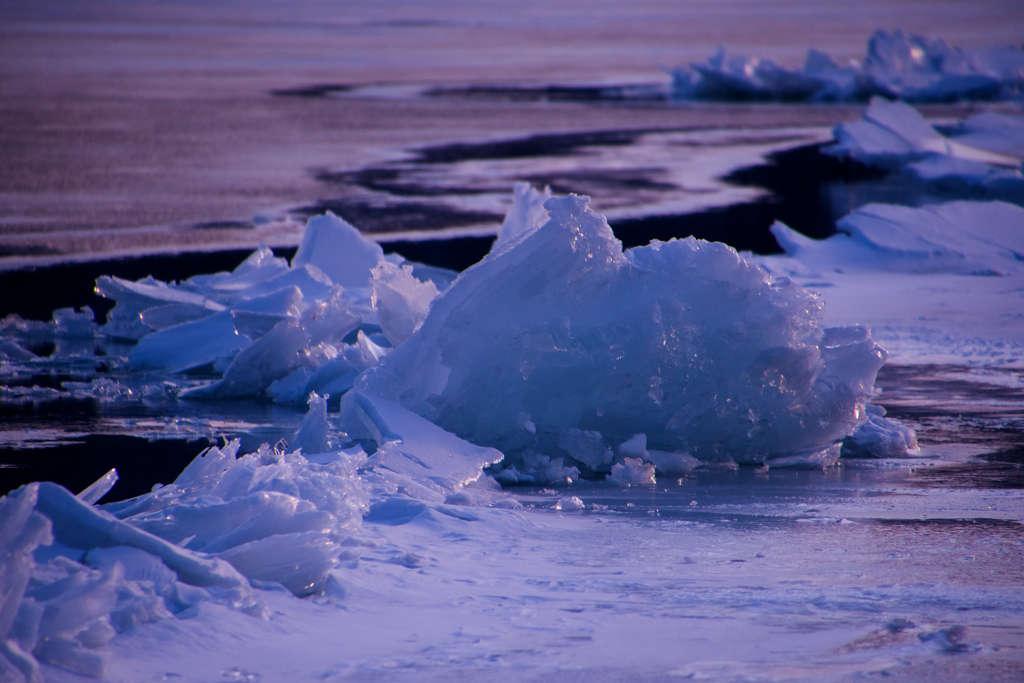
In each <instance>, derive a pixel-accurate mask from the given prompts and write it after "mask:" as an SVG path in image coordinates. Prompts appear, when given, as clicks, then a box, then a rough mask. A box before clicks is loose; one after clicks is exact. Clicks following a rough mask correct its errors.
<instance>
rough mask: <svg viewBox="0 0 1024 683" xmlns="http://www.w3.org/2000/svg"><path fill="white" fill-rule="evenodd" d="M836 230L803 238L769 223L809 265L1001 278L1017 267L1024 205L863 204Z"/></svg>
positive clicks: (1020, 266)
mask: <svg viewBox="0 0 1024 683" xmlns="http://www.w3.org/2000/svg"><path fill="white" fill-rule="evenodd" d="M836 229H837V231H838V234H836V235H833V236H832V237H829V238H827V239H824V240H814V239H811V238H809V237H805V236H804V235H801V234H800V233H798V232H796V231H795V230H793V229H792V228H789V227H788V226H786V225H785V224H783V223H780V222H776V223H775V224H774V225H773V226H772V227H771V231H772V234H773V235H774V236H775V239H776V240H777V241H778V243H779V245H780V246H781V247H782V248H783V249H784V250H785V252H786V255H787V256H789V257H792V258H794V259H796V260H797V261H799V262H801V263H803V264H805V265H806V266H808V267H811V268H817V269H840V270H867V271H872V270H877V271H889V272H900V273H957V274H961V275H1001V274H1009V273H1020V272H1024V258H1022V256H1024V208H1021V207H1019V206H1015V205H1013V204H1006V203H1003V202H948V203H945V204H938V205H934V206H924V207H921V208H911V207H906V206H894V205H891V204H869V205H868V206H865V207H862V208H860V209H857V210H856V211H854V212H853V213H851V214H850V215H848V216H846V217H844V218H842V219H841V220H840V221H839V223H838V224H837V226H836Z"/></svg>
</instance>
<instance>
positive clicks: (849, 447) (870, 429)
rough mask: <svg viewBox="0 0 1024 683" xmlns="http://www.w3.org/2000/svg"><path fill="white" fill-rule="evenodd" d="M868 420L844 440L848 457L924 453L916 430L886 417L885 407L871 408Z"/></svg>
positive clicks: (891, 456)
mask: <svg viewBox="0 0 1024 683" xmlns="http://www.w3.org/2000/svg"><path fill="white" fill-rule="evenodd" d="M867 412H868V421H867V422H865V423H864V424H863V425H861V427H860V429H858V430H857V431H855V432H854V433H853V434H851V435H850V436H848V437H846V439H845V440H843V449H842V451H843V457H844V458H904V457H906V456H907V455H916V454H918V453H920V452H921V449H920V447H919V446H918V445H917V435H916V434H915V433H914V430H913V429H910V428H908V427H905V426H903V425H901V424H900V423H899V422H896V421H895V420H891V419H887V418H886V417H885V408H883V407H881V406H874V405H869V406H867Z"/></svg>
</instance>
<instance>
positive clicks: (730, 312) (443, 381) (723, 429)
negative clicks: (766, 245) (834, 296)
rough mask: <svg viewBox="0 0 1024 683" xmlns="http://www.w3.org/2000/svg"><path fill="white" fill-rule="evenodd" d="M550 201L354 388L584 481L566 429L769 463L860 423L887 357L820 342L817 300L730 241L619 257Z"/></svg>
mask: <svg viewBox="0 0 1024 683" xmlns="http://www.w3.org/2000/svg"><path fill="white" fill-rule="evenodd" d="M545 206H546V208H547V209H548V210H549V211H550V213H551V219H550V220H549V221H548V222H547V223H546V224H545V225H544V226H542V227H539V228H536V229H534V230H533V231H532V232H527V233H526V234H524V235H523V236H522V237H521V238H520V239H519V240H517V241H515V242H514V243H512V244H510V245H509V246H507V247H504V248H500V249H498V250H497V251H496V252H493V253H492V254H491V255H489V256H488V257H487V258H486V259H485V260H484V261H482V262H481V263H479V264H477V265H476V266H474V267H472V268H470V269H469V270H467V271H465V272H464V273H463V274H462V276H460V278H459V279H458V280H457V281H456V282H455V283H453V284H452V286H451V287H450V288H449V289H448V290H446V291H445V292H444V293H443V294H442V295H441V296H439V297H438V298H437V299H436V300H435V301H434V303H433V305H432V307H431V310H430V313H429V314H428V316H427V318H426V320H425V321H424V323H423V326H422V327H421V328H420V329H419V331H417V332H416V333H415V334H414V335H413V336H412V337H410V338H409V339H408V340H406V342H405V343H404V344H402V345H401V346H399V347H398V348H396V349H395V350H394V351H392V352H391V354H390V355H389V356H387V358H386V359H385V360H384V361H383V362H382V364H381V365H380V366H378V367H376V368H371V369H370V370H368V371H367V372H366V373H365V374H364V375H363V376H362V377H360V379H359V380H358V382H357V388H359V389H360V390H361V391H362V392H364V393H367V394H374V395H377V396H381V397H383V398H387V399H389V400H391V401H397V402H400V403H401V404H402V405H403V406H405V407H407V408H409V409H410V410H412V411H414V412H416V413H418V414H420V415H423V416H425V417H427V418H428V419H430V420H431V421H432V422H435V423H436V424H438V425H439V426H441V427H443V428H444V429H446V430H448V431H450V432H453V433H455V434H458V435H459V436H461V437H463V438H466V439H468V440H470V441H472V442H474V443H477V444H485V445H489V446H493V447H496V448H499V449H500V450H502V451H504V452H505V453H506V455H509V456H510V457H509V459H507V460H506V463H507V464H512V465H515V466H516V467H517V468H518V469H517V471H518V472H522V468H523V467H525V462H524V460H523V459H524V458H525V457H526V455H527V453H531V454H533V455H537V454H544V455H545V457H549V458H553V457H556V456H558V457H566V456H568V457H569V458H571V459H567V460H566V463H567V464H570V463H571V464H572V465H573V466H578V467H579V469H580V471H594V468H593V465H597V459H596V458H597V455H593V456H592V455H590V454H589V453H590V451H589V450H588V451H587V453H588V455H584V454H583V451H582V450H578V451H577V452H578V453H579V454H580V456H581V457H582V459H580V458H578V457H577V456H576V455H573V450H572V449H573V447H570V449H568V450H567V449H566V448H565V447H564V446H563V443H564V444H568V443H569V441H563V439H568V440H570V441H571V440H572V435H573V434H576V432H572V431H570V430H580V432H581V433H582V432H594V433H599V434H600V435H601V439H604V440H606V442H605V443H606V446H612V445H614V444H618V443H622V442H623V441H625V440H626V439H628V438H629V437H631V436H632V435H633V434H636V433H640V432H642V433H644V434H646V436H647V439H648V442H649V443H650V445H651V447H652V448H654V449H655V450H660V451H665V452H670V453H672V452H684V451H685V452H688V453H692V454H693V455H694V456H696V457H698V458H702V459H712V460H714V459H718V458H724V457H728V456H732V457H734V458H736V459H737V460H741V461H747V462H762V461H764V460H767V459H771V458H778V457H789V456H794V455H799V454H804V453H817V452H819V451H822V450H826V449H829V448H830V447H831V446H832V445H833V444H836V443H838V442H839V441H841V440H842V439H843V438H844V437H845V436H847V435H848V434H849V433H850V432H852V431H853V430H854V429H855V428H856V427H857V426H859V424H861V423H862V422H863V421H864V420H865V419H866V415H865V414H864V412H863V405H864V401H865V399H866V397H867V396H868V395H869V393H870V391H871V388H872V384H873V382H874V376H875V373H876V372H877V370H878V368H879V367H880V366H881V365H882V363H883V362H884V353H883V352H882V351H881V350H880V349H879V348H878V347H877V346H876V345H875V344H874V343H873V342H872V341H871V339H870V337H869V336H868V335H867V333H866V332H865V331H864V330H860V331H857V332H856V333H855V334H850V333H846V332H844V331H842V330H822V329H821V326H820V320H821V310H820V304H819V303H818V302H817V301H816V300H815V298H814V297H813V295H811V294H809V293H808V292H806V291H805V290H803V289H802V288H800V287H799V286H797V285H795V284H793V283H792V282H790V281H789V280H788V279H786V278H779V279H775V278H773V277H771V276H770V275H768V274H767V273H766V272H765V271H764V270H762V269H761V268H759V267H757V266H755V265H753V264H751V263H748V262H746V261H744V260H743V259H741V258H740V257H739V256H738V255H737V254H736V252H735V251H733V250H732V249H730V248H729V247H726V246H725V245H722V244H714V243H707V242H702V241H697V240H694V239H692V238H688V239H686V240H681V241H672V242H668V243H654V244H651V245H650V246H647V247H642V248H637V249H632V250H630V251H627V252H623V251H622V248H621V244H620V243H619V242H618V241H617V240H616V239H615V238H614V237H613V236H612V234H611V230H610V229H609V228H608V225H607V223H606V222H605V220H604V219H603V218H602V217H601V216H598V215H597V214H595V213H593V212H592V211H591V210H590V209H589V208H588V206H587V200H586V199H584V198H580V197H576V196H569V197H566V198H562V199H552V200H549V201H548V202H546V204H545ZM523 414H525V415H527V416H529V421H530V422H531V423H532V424H533V426H534V431H533V432H531V431H530V430H527V429H524V428H523V426H521V424H520V422H521V419H520V416H521V415H523ZM347 425H348V420H347V419H346V426H347ZM599 452H600V453H603V452H604V451H603V450H601V449H595V450H594V453H595V454H598V453H599ZM517 458H518V460H517ZM600 459H601V466H602V467H604V466H605V463H604V456H603V455H601V457H600ZM591 460H593V462H591ZM517 463H518V464H517ZM606 471H607V470H606Z"/></svg>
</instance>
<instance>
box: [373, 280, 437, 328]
mask: <svg viewBox="0 0 1024 683" xmlns="http://www.w3.org/2000/svg"><path fill="white" fill-rule="evenodd" d="M372 273H373V279H372V280H371V281H370V284H371V286H372V287H373V307H374V310H376V311H377V321H378V323H380V328H381V330H383V332H384V336H386V337H387V339H388V341H389V342H391V345H392V346H398V345H399V344H401V343H402V342H404V341H405V340H406V339H408V338H409V337H410V336H412V333H413V332H415V331H416V330H417V329H419V326H420V325H421V324H422V323H423V319H424V318H425V317H426V316H427V311H428V310H429V309H430V302H431V301H433V300H434V297H436V296H437V287H436V286H435V285H434V283H433V282H430V281H429V280H428V281H427V282H420V281H419V280H417V279H416V278H415V277H413V275H412V266H409V265H404V266H396V265H395V264H393V263H390V262H388V261H381V262H380V263H378V264H377V266H376V267H375V268H374V269H373V271H372Z"/></svg>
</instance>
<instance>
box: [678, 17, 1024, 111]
mask: <svg viewBox="0 0 1024 683" xmlns="http://www.w3.org/2000/svg"><path fill="white" fill-rule="evenodd" d="M672 76H673V96H674V97H676V98H677V99H712V100H783V101H799V102H805V101H840V102H843V101H854V100H865V99H867V98H868V97H870V96H872V95H883V96H885V97H888V98H891V99H900V100H904V101H908V102H955V101H960V100H998V99H1008V98H1011V97H1014V96H1016V95H1019V94H1020V92H1021V89H1022V87H1024V50H1021V49H1018V48H1013V47H991V48H981V49H971V50H967V49H960V48H955V47H950V46H949V45H947V44H946V42H945V41H943V40H942V39H940V38H935V37H930V36H919V35H907V34H904V33H903V32H902V31H893V32H891V33H890V32H888V31H882V30H879V31H876V32H875V33H874V34H873V35H872V36H871V38H870V39H869V40H868V44H867V54H866V56H865V58H864V59H863V60H862V63H861V62H856V61H854V60H851V62H850V64H849V66H845V67H840V66H838V65H836V64H835V62H834V61H833V60H832V59H831V58H830V57H829V56H828V55H826V54H825V53H823V52H819V51H817V50H810V51H809V52H808V53H807V59H806V62H805V64H804V67H803V69H786V68H783V67H780V66H778V65H777V64H775V63H774V62H772V61H771V60H768V59H762V58H759V57H748V56H739V55H728V54H727V52H726V50H725V47H724V46H720V47H719V48H718V50H717V51H716V52H715V54H714V55H712V56H711V57H710V58H709V59H708V60H707V61H706V62H703V63H700V64H692V65H690V67H689V68H686V67H679V68H677V69H675V70H673V72H672Z"/></svg>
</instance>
